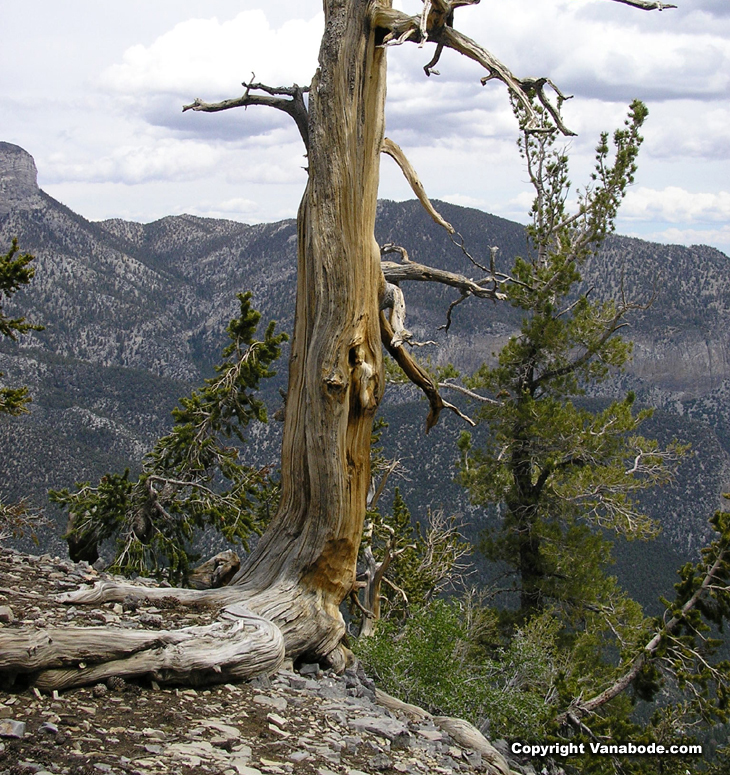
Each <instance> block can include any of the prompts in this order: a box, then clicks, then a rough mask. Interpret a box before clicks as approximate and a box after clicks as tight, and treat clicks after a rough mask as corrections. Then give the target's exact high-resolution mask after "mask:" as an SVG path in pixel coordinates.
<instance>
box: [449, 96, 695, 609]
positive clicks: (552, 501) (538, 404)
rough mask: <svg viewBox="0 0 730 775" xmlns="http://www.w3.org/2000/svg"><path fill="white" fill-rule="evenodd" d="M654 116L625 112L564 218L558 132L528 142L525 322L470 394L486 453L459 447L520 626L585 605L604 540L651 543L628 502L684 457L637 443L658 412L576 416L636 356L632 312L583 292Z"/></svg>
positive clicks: (518, 266) (516, 275) (563, 161)
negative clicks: (586, 268)
mask: <svg viewBox="0 0 730 775" xmlns="http://www.w3.org/2000/svg"><path fill="white" fill-rule="evenodd" d="M517 112H518V116H520V110H519V109H518V111H517ZM646 113H647V111H646V108H645V107H644V105H643V104H642V103H640V102H634V103H633V104H632V105H631V108H630V112H629V117H628V119H627V120H626V122H625V125H624V127H623V128H622V129H620V130H618V131H616V133H615V134H614V138H613V140H614V146H615V155H614V158H613V161H612V162H610V161H609V143H608V137H607V135H605V134H604V135H603V136H602V137H601V141H600V143H599V145H598V147H597V159H596V168H595V172H594V173H593V179H592V183H591V185H590V186H588V187H587V188H586V189H585V191H582V192H580V193H579V207H578V212H577V213H576V214H574V215H570V214H568V212H567V207H566V201H567V197H568V192H569V186H570V183H569V180H568V159H567V156H566V155H565V153H563V152H562V151H560V150H557V149H556V148H555V145H554V144H555V139H556V133H555V132H554V131H553V130H551V129H550V128H549V126H547V125H546V126H545V131H544V132H541V133H534V132H530V133H528V132H527V131H525V132H524V134H523V135H522V138H521V141H520V148H521V151H522V154H523V156H524V158H525V160H526V163H527V169H528V172H529V175H530V179H531V181H532V184H533V186H534V188H535V191H536V196H535V200H534V204H533V208H532V212H531V214H532V218H533V223H532V225H531V226H530V227H529V228H528V235H529V239H530V244H531V255H529V256H528V258H517V259H516V261H515V265H514V269H513V272H512V277H513V279H514V280H513V282H512V283H511V284H509V285H507V286H506V289H507V293H508V296H509V301H510V303H511V304H512V306H514V307H516V308H517V309H519V310H521V311H522V312H523V319H522V325H521V329H520V333H519V335H517V336H514V337H512V339H511V340H510V341H509V343H508V344H507V345H506V346H505V347H504V348H503V349H502V351H501V352H500V353H499V359H498V363H497V365H495V366H487V365H484V366H482V367H481V369H479V370H478V371H477V373H476V374H475V375H474V377H473V379H472V380H471V382H470V387H471V388H473V389H476V390H479V391H481V392H483V393H485V394H486V395H487V396H490V398H488V400H487V401H486V402H485V403H484V405H483V408H482V409H481V416H480V419H481V421H482V422H483V423H485V424H486V425H487V426H488V428H489V431H490V432H489V441H488V443H487V445H486V446H485V448H483V449H474V448H473V447H472V444H471V439H470V437H469V435H468V434H464V436H463V437H462V439H461V441H460V447H461V452H462V458H461V481H462V482H463V484H464V485H465V486H466V487H467V488H468V490H469V492H470V494H471V497H472V499H473V501H474V502H475V503H479V504H496V505H497V507H498V508H499V510H500V514H501V516H502V519H501V523H500V525H499V527H498V528H497V530H496V531H495V532H493V534H491V535H490V536H489V537H488V538H487V539H486V540H485V542H484V547H485V550H486V553H487V555H488V556H489V558H490V559H492V560H496V561H501V562H505V563H507V565H508V566H509V567H510V568H511V569H513V571H514V573H515V574H516V577H517V588H518V590H519V595H520V610H521V612H522V614H523V615H528V614H530V613H534V612H536V611H538V610H540V609H542V608H544V607H545V606H546V605H547V604H548V603H549V602H551V601H552V602H559V603H561V604H566V605H571V604H573V603H576V602H577V603H579V602H580V599H581V597H582V596H583V595H585V590H586V589H589V588H590V586H591V584H594V585H595V578H590V577H591V576H594V577H595V576H596V574H598V571H597V566H600V565H601V564H602V563H601V560H602V559H603V560H605V557H606V555H607V553H608V551H609V544H608V542H607V541H606V540H605V539H604V538H603V537H602V535H601V533H600V532H597V530H596V529H597V528H602V529H604V530H608V531H612V532H615V533H619V534H623V535H626V536H628V537H629V538H646V537H649V536H651V535H653V534H654V533H655V532H656V526H655V525H654V524H653V523H652V521H651V520H650V519H648V518H647V517H646V516H645V515H644V514H643V513H642V512H641V511H640V509H639V508H637V506H636V504H635V503H634V501H633V500H632V495H634V494H635V493H636V492H638V491H640V490H643V489H645V488H647V487H653V486H655V485H659V484H664V483H666V482H668V481H670V480H671V477H672V472H673V467H674V464H675V463H676V461H677V459H678V457H679V456H680V455H681V454H682V451H683V450H682V448H681V447H679V446H678V445H673V446H671V447H670V448H669V449H666V450H662V449H660V448H659V446H658V444H657V442H655V441H652V440H649V439H646V438H644V437H642V436H641V435H639V434H638V428H639V426H640V424H641V423H642V421H643V420H644V419H646V418H647V417H648V416H649V415H650V414H651V412H650V411H649V410H642V411H638V412H635V411H634V409H633V404H634V395H633V394H631V393H629V394H628V395H627V396H626V397H625V398H624V399H623V400H620V401H614V402H612V403H611V404H610V405H609V406H608V407H606V408H605V409H603V410H601V411H591V410H590V409H588V408H586V407H585V406H584V405H581V404H580V397H581V396H582V395H583V394H584V393H585V389H586V387H587V386H589V385H590V386H594V385H596V384H598V383H600V382H601V381H603V380H605V379H606V378H607V377H608V375H609V374H610V373H611V370H614V369H620V368H621V367H622V366H623V365H624V364H625V363H626V361H627V360H628V358H629V357H630V354H631V345H630V344H629V343H628V342H625V341H624V340H623V339H621V337H620V336H618V331H619V330H620V329H621V328H622V327H623V326H624V325H625V323H624V319H625V316H626V315H627V314H628V313H629V312H630V311H631V309H632V308H635V307H636V306H637V305H636V303H634V302H631V301H628V300H626V299H625V298H624V299H620V300H617V301H613V300H599V299H595V300H594V299H591V298H590V291H584V292H580V293H577V290H576V289H577V288H578V284H579V282H580V279H581V278H580V266H581V264H582V263H583V262H584V261H585V259H586V258H587V256H588V255H590V253H591V251H593V250H595V249H596V247H597V246H598V245H599V244H600V243H601V241H602V240H603V238H604V237H605V236H606V234H608V233H610V232H611V231H612V230H613V228H614V226H613V224H614V218H615V215H616V211H617V209H618V206H619V204H620V202H621V200H622V198H623V196H624V194H625V191H626V188H627V186H628V185H629V184H630V183H631V182H632V181H633V177H634V173H635V171H636V155H637V153H638V151H639V146H640V144H641V141H642V138H641V135H640V134H639V130H640V128H641V126H642V124H643V122H644V119H645V117H646ZM523 125H524V121H523Z"/></svg>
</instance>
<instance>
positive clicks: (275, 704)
mask: <svg viewBox="0 0 730 775" xmlns="http://www.w3.org/2000/svg"><path fill="white" fill-rule="evenodd" d="M253 701H254V702H255V703H256V704H257V705H264V706H265V707H268V708H274V709H275V710H286V709H287V706H288V704H289V703H287V701H286V700H285V699H284V698H283V697H276V696H272V697H269V696H268V695H266V694H257V695H256V696H255V697H254V698H253Z"/></svg>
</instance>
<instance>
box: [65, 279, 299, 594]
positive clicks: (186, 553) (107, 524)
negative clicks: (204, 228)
mask: <svg viewBox="0 0 730 775" xmlns="http://www.w3.org/2000/svg"><path fill="white" fill-rule="evenodd" d="M238 298H239V301H240V317H238V318H235V319H233V320H232V321H231V322H230V324H229V325H228V328H227V329H226V331H227V333H228V336H229V338H230V339H231V343H230V344H229V345H228V346H227V347H226V348H225V349H224V350H223V361H222V363H221V364H220V365H219V366H217V367H216V371H217V375H216V376H215V377H214V378H212V379H208V380H206V382H205V385H204V387H202V388H200V389H198V390H195V391H193V393H192V394H191V395H190V396H188V397H186V398H183V399H181V400H180V406H179V407H178V408H176V409H174V410H173V417H174V419H175V426H174V428H173V429H172V431H171V432H170V433H169V434H167V435H166V436H164V437H163V438H161V439H159V440H158V442H157V443H156V444H155V446H154V449H153V450H152V451H151V452H150V453H149V454H148V455H147V456H146V458H145V460H144V464H143V470H142V473H141V474H140V476H139V477H138V478H137V479H135V480H132V479H130V473H129V471H125V472H124V473H123V474H107V475H106V476H104V477H103V478H102V479H101V481H100V482H99V484H98V485H97V486H95V487H92V486H91V485H90V484H89V483H88V482H87V483H83V484H77V486H76V490H75V492H70V491H69V490H61V491H56V492H52V493H51V499H52V500H53V501H54V502H56V503H58V504H60V505H62V506H63V507H65V508H66V509H68V511H69V515H70V518H69V531H68V534H67V539H68V540H69V545H70V546H71V547H73V549H72V555H73V556H75V557H76V558H79V559H80V558H82V557H83V558H85V559H93V558H94V556H98V554H97V547H98V544H100V543H101V542H102V541H104V540H107V539H109V538H115V539H116V542H117V547H116V553H115V557H114V561H113V564H112V568H113V569H114V570H117V571H119V572H122V573H126V574H133V573H136V574H141V575H149V574H155V575H160V574H161V573H162V572H163V571H164V572H165V573H166V574H167V575H168V577H169V578H171V579H174V580H183V579H185V578H186V577H187V575H188V572H189V570H190V563H191V561H192V560H193V559H194V558H195V555H194V553H193V550H192V540H193V538H194V536H195V534H196V531H200V530H203V529H205V528H208V527H210V528H214V529H215V530H217V531H218V532H220V533H221V534H222V536H223V537H224V538H225V539H226V540H227V541H228V542H230V543H241V544H243V545H244V547H246V548H247V546H248V544H247V541H248V538H249V537H250V535H251V534H252V533H260V532H261V530H262V528H263V526H264V525H265V523H266V521H267V516H268V513H269V512H270V509H271V502H272V500H275V499H276V497H277V488H278V486H277V484H276V482H275V481H274V480H273V479H272V477H271V474H272V471H271V470H270V469H269V468H262V469H257V468H254V467H251V466H249V465H245V464H244V463H242V462H241V461H240V460H239V448H238V447H237V446H236V445H234V444H231V443H230V442H229V439H232V438H235V439H237V440H238V441H239V442H241V443H243V442H245V436H244V430H245V428H246V426H247V425H248V424H249V423H250V422H251V421H252V420H256V421H258V422H266V420H267V416H266V407H265V405H264V403H263V401H262V400H261V399H260V398H259V397H258V396H257V395H256V391H257V390H258V387H259V383H260V381H261V380H262V379H266V378H268V377H271V376H273V375H274V374H275V373H276V372H275V371H273V370H272V368H271V366H272V364H273V363H274V361H276V359H277V358H278V357H279V355H280V352H281V343H282V342H283V341H284V340H285V339H286V334H275V333H274V329H275V324H274V323H270V324H269V326H268V327H267V329H266V332H265V334H264V337H263V339H262V340H261V341H256V340H255V339H254V337H255V335H256V329H257V327H258V324H259V320H260V318H261V315H260V313H259V312H257V311H256V310H254V309H252V308H251V304H250V299H251V294H250V293H245V294H239V297H238Z"/></svg>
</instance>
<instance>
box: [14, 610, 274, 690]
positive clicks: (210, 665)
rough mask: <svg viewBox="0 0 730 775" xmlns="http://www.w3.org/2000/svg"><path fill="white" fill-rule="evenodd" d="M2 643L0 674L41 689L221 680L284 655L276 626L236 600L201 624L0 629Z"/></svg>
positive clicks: (267, 668) (265, 667)
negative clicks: (123, 681) (121, 680)
mask: <svg viewBox="0 0 730 775" xmlns="http://www.w3.org/2000/svg"><path fill="white" fill-rule="evenodd" d="M0 645H2V651H0V672H4V673H12V674H18V673H31V674H33V673H35V674H36V675H35V676H34V683H35V685H36V686H37V687H38V688H39V689H43V690H46V691H52V690H54V689H68V688H70V687H73V686H82V685H84V684H90V683H96V682H98V681H104V680H106V679H107V678H110V677H112V676H132V675H134V676H149V677H151V678H154V679H155V680H156V681H158V682H160V683H165V684H195V685H200V684H210V683H225V682H228V681H236V680H243V679H246V678H251V677H252V676H254V675H258V674H260V673H267V674H270V673H273V672H275V671H276V670H277V669H278V668H279V666H280V665H281V663H282V662H283V660H284V656H285V647H284V638H283V636H282V634H281V631H280V630H279V628H278V627H277V626H276V625H275V624H273V623H272V622H270V621H268V620H266V619H263V618H262V617H260V616H257V615H256V614H254V613H252V612H251V611H250V610H249V609H248V608H246V607H245V606H244V605H242V604H233V605H230V606H227V607H226V608H224V609H223V610H222V611H221V614H220V617H219V620H218V621H217V622H215V623H214V624H211V625H208V626H205V627H185V628H183V629H181V630H172V631H161V632H160V631H129V630H121V629H118V628H107V627H57V628H49V629H46V630H40V631H36V630H14V631H7V632H4V633H2V635H1V636H0ZM87 663H89V664H87Z"/></svg>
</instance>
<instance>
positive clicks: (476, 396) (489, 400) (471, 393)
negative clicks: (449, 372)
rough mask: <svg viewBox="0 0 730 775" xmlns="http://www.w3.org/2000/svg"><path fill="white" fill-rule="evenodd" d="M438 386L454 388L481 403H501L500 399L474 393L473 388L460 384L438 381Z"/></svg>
mask: <svg viewBox="0 0 730 775" xmlns="http://www.w3.org/2000/svg"><path fill="white" fill-rule="evenodd" d="M438 386H439V387H440V388H448V389H449V390H455V391H456V392H457V393H461V394H462V395H465V396H468V397H469V398H473V399H474V400H475V401H479V402H480V403H482V404H493V405H494V406H501V405H502V404H501V402H500V401H495V400H494V399H493V398H487V397H486V396H482V395H479V393H475V392H474V391H473V390H468V389H467V388H465V387H462V386H461V385H457V384H455V383H454V382H439V383H438Z"/></svg>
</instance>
